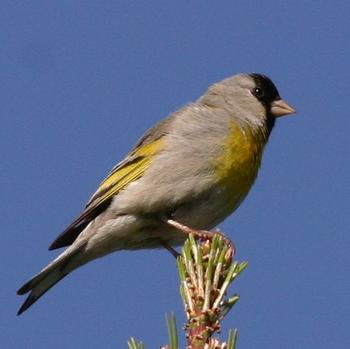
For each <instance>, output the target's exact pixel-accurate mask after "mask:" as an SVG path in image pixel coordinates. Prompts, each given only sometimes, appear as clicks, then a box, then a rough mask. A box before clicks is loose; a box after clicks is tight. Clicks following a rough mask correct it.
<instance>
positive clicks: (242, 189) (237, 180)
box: [17, 73, 296, 315]
mask: <svg viewBox="0 0 350 349" xmlns="http://www.w3.org/2000/svg"><path fill="white" fill-rule="evenodd" d="M295 112H296V111H295V109H294V108H293V107H291V106H290V105H289V104H288V103H287V102H286V101H285V100H283V99H282V98H281V97H280V95H279V92H278V90H277V88H276V86H275V84H274V83H273V82H272V81H271V79H270V78H268V77H267V76H266V75H263V74H260V73H240V74H237V75H233V76H231V77H228V78H226V79H224V80H222V81H219V82H217V83H214V84H213V85H211V86H209V87H208V89H207V91H206V92H205V93H204V94H203V95H202V96H201V97H199V98H198V99H197V100H196V101H194V102H191V103H188V104H186V105H184V106H183V107H181V108H180V109H178V110H176V111H175V112H174V113H171V114H170V115H169V116H167V117H166V118H165V119H163V120H161V121H160V122H158V123H157V124H156V125H155V126H154V127H152V128H150V129H149V130H148V131H146V132H145V134H144V135H143V136H142V137H141V138H140V140H139V141H138V142H137V143H136V145H135V146H134V148H133V149H132V150H131V151H130V152H129V153H128V154H127V155H126V157H125V158H124V159H123V160H122V161H120V162H119V163H118V164H117V165H116V166H114V167H113V168H112V170H111V171H110V173H109V174H108V176H107V177H106V179H104V180H103V181H102V183H101V184H100V186H99V187H98V189H97V190H96V192H95V193H94V194H93V195H92V197H91V198H90V200H89V201H88V202H87V204H86V206H85V208H84V209H83V210H82V213H81V214H80V215H79V216H78V217H77V218H76V219H75V220H74V221H73V222H72V223H71V224H70V225H69V226H68V227H67V228H66V229H65V230H64V231H63V232H62V233H61V234H60V235H59V236H58V237H57V238H56V239H55V240H54V241H53V243H52V244H51V245H50V247H49V250H54V249H58V248H62V247H65V248H66V249H65V250H64V251H63V252H62V253H61V254H59V255H58V257H57V258H55V259H54V260H53V261H52V262H51V263H49V264H48V265H47V266H46V267H45V268H43V269H42V270H41V271H40V272H39V273H38V274H36V275H35V276H34V277H33V278H32V279H30V280H29V281H28V282H26V283H25V284H24V285H23V286H22V287H21V288H20V289H19V290H18V291H17V294H18V295H24V294H27V293H29V295H28V296H27V298H26V300H25V301H24V303H23V304H22V306H21V307H20V309H19V311H18V313H17V314H18V315H19V314H21V313H23V312H24V311H25V310H27V309H28V308H29V307H30V306H31V305H33V304H34V303H35V302H36V301H37V300H38V299H39V298H40V297H41V296H42V295H43V294H44V293H46V292H47V291H48V290H49V289H50V288H51V287H53V286H54V285H55V284H56V283H57V282H59V281H60V280H62V279H63V278H64V277H65V276H67V275H68V274H69V273H71V272H72V271H74V270H75V269H77V268H79V267H80V266H82V265H84V264H86V263H88V262H90V261H92V260H94V259H97V258H100V257H103V256H105V255H107V254H110V253H112V252H115V251H120V250H137V249H147V248H160V247H162V246H163V247H166V248H168V249H173V247H176V246H179V245H181V244H182V243H183V242H184V240H185V239H186V237H187V236H186V234H185V233H184V231H185V228H186V227H189V228H190V229H205V230H210V229H213V228H214V227H216V226H217V225H218V224H219V223H220V222H222V221H223V220H224V219H225V218H226V217H227V216H229V215H230V214H231V213H233V212H234V211H235V210H236V209H237V208H238V206H239V205H240V204H241V203H242V201H243V200H244V198H245V197H246V196H247V194H248V192H249V190H250V188H251V187H252V185H253V183H254V182H255V179H256V177H257V174H258V171H259V168H260V164H261V160H262V154H263V150H264V147H265V145H266V143H267V141H268V139H269V136H270V133H271V131H272V129H273V128H274V126H275V122H276V119H277V118H279V117H281V116H284V115H290V114H294V113H295Z"/></svg>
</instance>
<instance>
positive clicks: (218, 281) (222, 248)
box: [128, 233, 247, 349]
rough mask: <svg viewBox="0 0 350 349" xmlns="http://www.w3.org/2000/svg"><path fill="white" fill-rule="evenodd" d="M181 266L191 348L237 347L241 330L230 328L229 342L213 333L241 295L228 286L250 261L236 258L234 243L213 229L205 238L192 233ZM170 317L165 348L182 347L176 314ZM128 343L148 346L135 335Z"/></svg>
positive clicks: (139, 348) (140, 347)
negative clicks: (234, 257)
mask: <svg viewBox="0 0 350 349" xmlns="http://www.w3.org/2000/svg"><path fill="white" fill-rule="evenodd" d="M177 267H178V272H179V277H180V295H181V298H182V301H183V303H184V307H185V313H186V318H187V322H186V324H185V326H184V329H185V333H186V340H187V349H235V347H236V339H237V330H230V332H229V336H228V340H227V342H221V341H220V340H219V339H217V338H213V336H214V335H215V334H216V333H219V332H220V330H221V322H222V320H223V319H224V317H225V316H226V315H227V313H228V312H229V311H230V310H231V309H232V307H233V306H234V305H235V304H236V302H237V301H238V299H239V296H238V295H237V294H233V295H232V296H229V297H228V296H227V289H228V287H229V285H230V284H231V283H232V282H233V281H234V280H235V279H236V278H237V276H238V275H239V274H240V273H241V272H242V271H243V270H244V269H245V268H246V267H247V263H246V262H242V263H239V262H234V261H233V249H232V244H231V243H230V241H229V240H228V239H227V238H226V237H224V236H223V235H222V234H221V233H217V234H213V233H211V235H210V237H209V235H208V236H207V237H206V239H201V241H196V240H195V238H194V235H193V234H190V235H189V238H188V239H187V240H186V241H185V244H184V246H183V248H182V254H181V255H180V256H179V257H178V258H177ZM166 320H167V327H168V333H169V343H170V344H169V345H168V346H164V347H162V348H161V349H178V335H177V329H176V321H175V317H174V315H173V314H171V315H168V316H167V319H166ZM128 345H129V349H144V347H143V343H142V342H139V343H138V342H137V341H136V340H135V339H134V338H132V339H131V340H130V341H129V342H128Z"/></svg>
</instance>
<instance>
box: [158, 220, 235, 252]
mask: <svg viewBox="0 0 350 349" xmlns="http://www.w3.org/2000/svg"><path fill="white" fill-rule="evenodd" d="M164 222H165V223H167V224H169V225H171V226H173V227H174V228H176V229H177V230H180V231H182V232H183V233H185V234H187V235H189V234H193V235H194V236H195V237H197V238H198V239H200V240H211V239H212V237H213V234H217V235H219V236H220V237H221V238H222V239H223V240H224V242H225V243H226V244H227V245H228V247H229V254H230V255H231V256H233V255H234V254H235V250H236V248H235V246H234V244H233V243H232V241H231V240H230V239H229V238H228V237H227V236H226V235H225V234H224V233H223V232H221V231H220V230H219V229H215V231H214V232H211V231H208V230H197V229H192V228H190V227H188V226H187V225H184V224H182V223H179V222H178V221H175V220H173V219H169V218H166V219H165V220H164ZM163 246H164V245H163ZM169 247H170V246H169ZM166 248H167V247H166ZM168 250H169V249H168Z"/></svg>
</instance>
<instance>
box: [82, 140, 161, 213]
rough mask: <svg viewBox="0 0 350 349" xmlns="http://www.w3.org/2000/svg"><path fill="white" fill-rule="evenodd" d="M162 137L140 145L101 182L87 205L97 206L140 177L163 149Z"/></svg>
mask: <svg viewBox="0 0 350 349" xmlns="http://www.w3.org/2000/svg"><path fill="white" fill-rule="evenodd" d="M163 143H164V142H163V139H162V138H159V139H156V140H155V141H153V142H151V143H146V144H142V145H140V147H139V148H136V149H135V150H134V151H133V152H132V153H130V155H129V156H128V158H127V161H123V162H121V163H120V165H119V166H116V168H115V169H113V170H112V172H111V173H110V175H109V176H108V177H107V178H106V179H105V180H104V181H103V182H102V183H101V185H100V186H99V188H98V190H97V192H96V193H95V194H94V196H93V197H92V199H91V200H90V202H89V203H88V206H90V205H91V206H95V207H96V206H98V205H100V204H101V203H103V202H105V201H106V200H108V199H109V198H111V197H112V196H114V195H116V194H117V193H118V192H119V191H121V190H122V189H124V188H125V187H126V186H127V185H128V184H130V183H132V182H133V181H135V180H137V179H138V178H140V177H141V176H142V175H143V173H144V172H145V170H146V169H147V168H148V167H149V165H150V164H151V162H152V159H153V157H154V155H156V154H157V153H158V152H159V151H160V150H162V149H163Z"/></svg>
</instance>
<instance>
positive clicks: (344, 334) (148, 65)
mask: <svg viewBox="0 0 350 349" xmlns="http://www.w3.org/2000/svg"><path fill="white" fill-rule="evenodd" d="M349 4H350V3H349V1H318V2H311V1H310V2H305V1H295V0H293V1H283V2H282V1H281V2H277V1H263V2H258V1H220V2H219V1H217V2H214V1H212V2H206V3H204V2H203V1H190V2H189V1H176V2H170V1H143V2H141V1H139V2H131V1H30V2H24V1H23V2H20V1H13V0H11V1H9V0H8V1H6V0H2V2H1V9H0V100H1V103H0V118H1V128H0V149H1V171H0V180H1V203H0V205H1V247H0V249H1V253H0V263H1V274H0V278H1V279H0V282H1V284H0V285H1V287H0V306H1V310H0V346H1V348H36V349H40V348H126V347H127V346H126V340H127V339H128V338H129V337H130V336H136V337H137V338H138V339H142V340H144V341H145V343H146V346H147V348H148V349H150V348H157V347H159V345H161V344H165V343H167V335H166V328H165V321H164V314H165V313H166V312H169V311H175V313H176V315H177V318H178V323H179V325H181V324H182V323H183V321H184V317H183V314H182V304H181V302H180V298H179V296H178V292H177V289H178V279H177V271H176V268H175V262H174V260H173V258H172V257H171V256H170V255H169V254H168V253H167V252H165V251H163V250H158V251H140V252H134V253H124V252H122V253H118V254H114V255H111V256H109V257H107V258H104V259H101V260H99V261H96V262H94V263H91V264H89V265H88V266H86V267H84V268H82V269H80V270H78V271H76V272H74V273H73V274H72V275H71V276H70V277H68V278H67V279H65V280H64V281H63V282H62V283H60V284H58V285H57V286H56V287H54V288H53V289H52V290H51V291H50V292H49V293H48V294H47V295H45V296H44V297H43V298H42V299H41V300H40V301H39V302H38V303H37V304H35V306H33V308H31V309H30V310H29V311H28V312H27V313H25V314H23V316H21V317H16V316H15V314H16V311H17V309H18V307H19V305H20V303H21V302H22V301H23V300H24V299H23V298H19V297H17V296H16V295H15V291H16V289H17V288H18V286H20V285H21V284H22V283H23V282H24V281H26V280H27V279H28V278H29V277H30V276H32V275H33V274H34V273H36V272H37V271H38V270H39V269H40V268H42V267H43V266H44V265H46V264H47V263H48V262H49V261H50V260H51V259H52V258H53V257H54V256H55V255H56V252H48V251H47V247H48V245H49V244H50V243H51V242H52V240H53V239H54V238H55V237H56V235H57V234H58V233H60V232H61V231H62V230H63V229H64V228H65V226H66V225H67V224H68V223H70V221H71V220H72V219H73V218H74V217H75V216H76V215H77V214H78V213H79V212H80V210H81V209H82V207H83V205H84V203H85V201H86V200H87V199H88V198H89V196H90V194H91V193H92V192H93V191H94V190H95V188H96V187H97V185H98V183H99V182H100V181H101V180H102V179H103V177H104V176H105V175H106V174H107V173H108V171H109V169H110V168H111V167H112V166H113V165H114V164H115V163H116V162H117V161H118V160H120V159H121V158H122V157H123V155H124V154H125V153H126V152H127V151H128V150H129V149H130V147H131V146H132V145H133V144H134V143H135V142H136V140H137V138H138V137H139V136H140V135H141V134H142V133H143V131H144V130H145V129H146V128H148V127H150V126H151V125H153V124H154V123H155V122H156V121H158V120H159V119H161V118H162V117H164V116H165V115H167V114H168V113H170V112H172V111H174V110H176V108H178V107H179V106H182V105H183V104H185V103H186V102H188V101H191V100H194V99H196V98H197V97H198V96H199V95H200V94H202V93H203V92H204V91H205V89H206V87H207V86H208V85H209V84H211V83H213V82H215V81H217V80H220V79H222V78H224V77H227V76H230V75H232V74H234V73H238V72H245V71H248V72H251V71H254V72H263V73H265V74H267V75H269V76H270V77H271V78H272V79H273V80H274V82H275V83H276V85H277V86H278V88H279V90H280V92H281V95H282V96H283V97H284V98H285V99H286V100H288V101H289V102H290V103H291V104H292V105H293V106H295V107H296V108H297V110H298V115H297V116H295V117H294V116H293V117H288V118H284V119H281V120H279V122H278V125H277V127H276V129H275V130H274V132H273V134H272V137H271V139H270V143H269V145H268V147H267V149H266V152H265V157H264V161H263V166H262V170H261V172H260V175H259V178H258V180H257V182H256V184H255V186H254V188H253V190H252V191H251V193H250V195H249V196H248V198H247V200H246V201H245V202H244V203H243V205H242V206H241V207H240V208H239V210H238V211H237V212H236V213H235V214H234V215H233V216H232V217H230V218H229V219H227V220H226V221H225V223H223V224H222V225H221V227H222V229H223V230H224V231H225V232H227V233H228V234H229V235H230V236H231V237H232V239H233V240H234V241H235V244H236V246H237V249H238V254H237V258H238V259H240V260H248V261H249V268H248V269H247V270H246V271H245V272H244V274H243V275H242V277H241V278H240V280H239V281H238V282H237V283H236V285H235V288H234V289H233V290H232V292H238V293H239V294H240V295H241V300H240V301H239V303H238V305H237V306H236V308H235V309H234V310H233V311H232V313H230V315H229V316H228V317H227V319H226V321H225V324H224V331H223V333H224V334H225V335H226V333H227V329H228V328H229V327H237V328H238V329H239V343H238V348H239V349H246V348H257V347H259V348H284V349H288V348H293V349H294V348H308V349H313V348H317V349H319V348H333V349H334V348H348V347H350V334H349V323H350V297H349V296H350V281H349V271H350V262H349V248H350V234H349V225H350V220H349V206H350V198H349V197H350V189H349V173H350V164H349V129H350V122H349V119H350V115H349V110H350V109H349V95H350V87H349V86H350V83H349V81H350V70H349V61H350V40H349V31H350V5H349ZM174 170H176V169H174ZM182 347H184V341H183V340H182Z"/></svg>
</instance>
